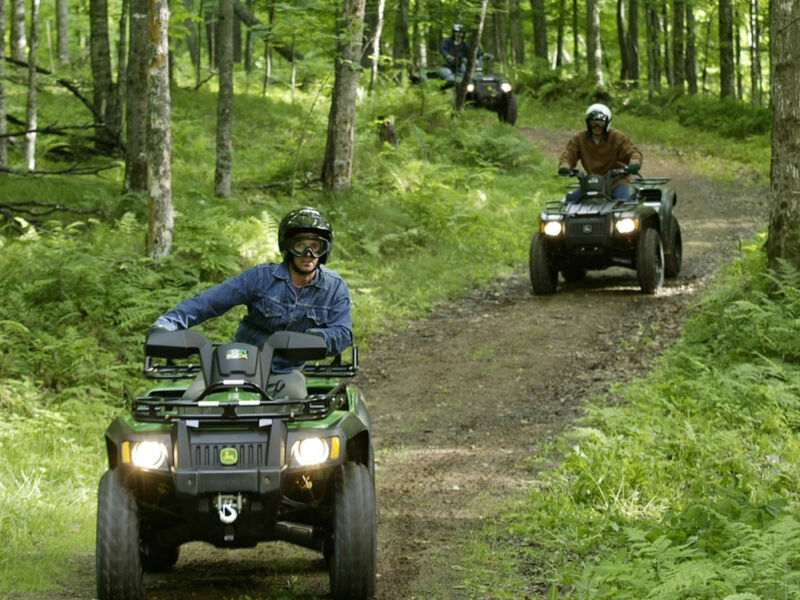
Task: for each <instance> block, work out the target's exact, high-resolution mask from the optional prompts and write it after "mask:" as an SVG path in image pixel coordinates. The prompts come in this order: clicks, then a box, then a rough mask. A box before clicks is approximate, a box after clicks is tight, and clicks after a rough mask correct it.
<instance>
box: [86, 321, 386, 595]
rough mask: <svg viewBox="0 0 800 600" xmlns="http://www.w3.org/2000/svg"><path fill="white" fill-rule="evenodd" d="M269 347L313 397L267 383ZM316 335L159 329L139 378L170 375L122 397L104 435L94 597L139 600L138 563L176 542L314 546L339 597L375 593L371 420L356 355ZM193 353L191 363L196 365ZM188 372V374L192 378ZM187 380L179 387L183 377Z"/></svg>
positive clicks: (161, 564)
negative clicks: (215, 338) (257, 341)
mask: <svg viewBox="0 0 800 600" xmlns="http://www.w3.org/2000/svg"><path fill="white" fill-rule="evenodd" d="M274 355H279V356H283V357H286V358H288V359H290V360H295V361H317V362H314V363H308V364H307V365H306V367H305V370H304V372H305V374H306V375H307V377H308V379H307V384H308V394H309V395H308V396H307V397H306V398H305V399H302V400H298V399H290V398H288V397H282V395H281V393H280V392H281V385H280V384H278V385H277V386H276V385H275V384H270V381H269V380H270V371H271V369H270V367H271V365H272V359H273V356H274ZM325 355H326V346H325V341H324V340H323V339H322V338H321V337H319V336H316V335H312V334H304V333H294V332H286V331H282V332H278V333H275V334H273V335H272V336H270V337H269V338H268V339H267V340H266V342H265V343H264V344H263V345H262V346H261V347H255V346H252V345H249V344H243V343H226V344H212V343H211V342H209V341H208V340H207V339H206V338H205V337H203V336H202V335H201V334H199V333H197V332H194V331H172V332H156V333H152V334H151V335H149V336H148V338H147V340H146V342H145V363H144V366H145V375H147V376H149V377H151V378H155V379H161V380H164V381H165V382H166V381H168V383H166V384H164V385H160V386H158V387H155V388H153V389H151V390H150V391H149V392H148V393H147V395H145V396H140V397H137V398H135V399H131V400H130V409H131V410H130V412H129V414H126V415H124V416H120V417H118V418H116V419H115V420H114V421H113V422H112V423H111V424H110V425H109V427H108V429H107V430H106V436H105V438H106V440H105V441H106V449H107V453H108V467H109V468H108V470H107V471H106V472H105V474H104V475H103V477H102V479H101V480H100V486H99V490H98V498H97V548H96V559H97V594H98V598H100V600H139V599H141V598H142V597H143V584H142V571H145V572H147V571H164V570H167V569H169V568H170V567H172V566H173V565H174V564H175V563H176V562H177V560H178V553H179V550H180V546H181V544H184V543H186V542H190V541H204V542H208V543H210V544H213V545H214V546H217V547H224V548H243V547H252V546H255V545H256V544H257V543H259V542H264V541H269V540H284V541H287V542H291V543H293V544H297V545H300V546H304V547H306V548H311V549H314V550H318V551H319V552H321V553H322V554H323V555H324V557H325V559H326V561H327V563H328V567H329V574H330V586H331V595H332V597H333V598H335V599H337V600H358V599H364V600H365V599H368V598H372V597H373V594H374V590H375V577H376V518H375V483H374V460H373V453H372V446H371V440H370V419H369V414H368V412H367V408H366V406H365V405H364V401H363V398H362V397H361V394H360V393H359V390H358V389H357V387H355V386H353V385H348V384H347V383H345V381H344V380H342V379H340V378H347V377H351V376H353V375H355V373H356V370H357V366H358V350H357V348H355V347H354V348H353V354H352V356H353V358H352V361H351V362H343V361H342V358H341V356H337V357H335V358H334V359H332V360H330V361H328V360H324V359H325V358H326V357H325ZM195 356H199V362H190V359H191V358H193V357H195ZM192 377H194V382H192V381H191V380H187V378H192ZM179 379H184V380H185V381H183V382H179V381H177V380H179Z"/></svg>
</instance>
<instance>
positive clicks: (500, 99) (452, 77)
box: [414, 59, 517, 125]
mask: <svg viewBox="0 0 800 600" xmlns="http://www.w3.org/2000/svg"><path fill="white" fill-rule="evenodd" d="M462 77H463V74H462V73H460V72H459V71H458V70H456V72H455V73H454V72H453V71H451V70H450V69H448V68H446V67H436V68H433V69H425V70H423V71H422V73H421V74H420V75H419V76H418V77H416V78H415V79H414V81H427V80H430V79H441V80H443V83H442V85H441V88H442V89H443V90H444V89H450V88H455V87H456V86H457V85H458V84H459V83H461V80H462ZM466 101H467V104H471V105H473V106H479V107H481V108H486V109H488V110H490V111H492V112H494V113H497V116H498V118H499V119H500V121H502V122H503V123H508V124H509V125H513V124H514V123H516V122H517V98H516V96H514V92H513V91H512V87H511V83H510V82H509V81H508V78H507V77H506V76H505V75H501V74H499V73H484V72H483V60H482V59H478V61H477V62H476V64H475V71H474V73H473V75H472V81H470V82H469V84H468V86H467V95H466Z"/></svg>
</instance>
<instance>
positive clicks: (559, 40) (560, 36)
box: [553, 0, 567, 67]
mask: <svg viewBox="0 0 800 600" xmlns="http://www.w3.org/2000/svg"><path fill="white" fill-rule="evenodd" d="M566 20H567V0H560V2H559V5H558V28H557V30H556V55H555V57H554V61H553V62H554V63H555V66H556V67H560V66H561V65H563V64H564V25H565V22H566Z"/></svg>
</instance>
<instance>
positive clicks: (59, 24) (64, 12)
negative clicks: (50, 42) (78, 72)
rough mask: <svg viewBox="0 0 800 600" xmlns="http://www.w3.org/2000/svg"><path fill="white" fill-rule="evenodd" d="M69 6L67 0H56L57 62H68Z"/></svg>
mask: <svg viewBox="0 0 800 600" xmlns="http://www.w3.org/2000/svg"><path fill="white" fill-rule="evenodd" d="M68 25H69V8H68V5H67V0H56V46H57V52H58V64H60V65H65V64H67V63H68V62H69V26H68Z"/></svg>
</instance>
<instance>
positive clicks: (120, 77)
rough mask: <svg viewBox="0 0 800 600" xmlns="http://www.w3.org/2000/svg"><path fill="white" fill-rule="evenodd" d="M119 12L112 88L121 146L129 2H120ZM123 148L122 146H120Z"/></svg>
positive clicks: (125, 84)
mask: <svg viewBox="0 0 800 600" xmlns="http://www.w3.org/2000/svg"><path fill="white" fill-rule="evenodd" d="M121 9H122V10H121V11H120V15H119V37H118V38H117V85H116V86H115V88H114V103H113V104H114V114H115V116H114V121H115V123H116V127H115V131H117V138H116V139H117V142H118V143H120V144H121V140H120V138H121V137H122V108H123V106H124V102H125V96H126V93H127V92H126V90H125V88H126V86H127V84H128V82H127V81H126V79H127V75H126V72H127V66H126V61H127V60H128V49H127V40H128V14H129V13H130V0H122V5H121ZM122 145H123V146H124V144H122Z"/></svg>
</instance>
